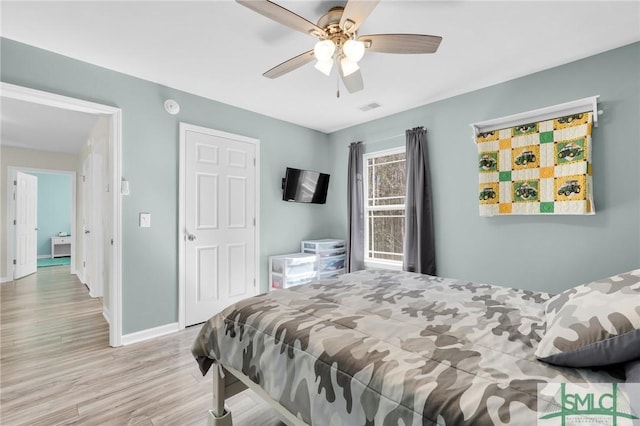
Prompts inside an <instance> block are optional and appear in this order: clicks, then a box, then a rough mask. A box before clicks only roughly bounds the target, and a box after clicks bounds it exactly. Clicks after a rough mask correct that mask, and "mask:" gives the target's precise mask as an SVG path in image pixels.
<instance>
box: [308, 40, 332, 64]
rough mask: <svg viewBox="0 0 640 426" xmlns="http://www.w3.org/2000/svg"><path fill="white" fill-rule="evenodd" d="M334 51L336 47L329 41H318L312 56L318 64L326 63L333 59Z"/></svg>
mask: <svg viewBox="0 0 640 426" xmlns="http://www.w3.org/2000/svg"><path fill="white" fill-rule="evenodd" d="M335 51H336V45H335V43H334V42H333V41H331V40H320V41H319V42H317V43H316V45H315V46H314V47H313V54H314V55H315V57H316V59H317V60H318V62H322V61H328V60H329V59H331V58H332V57H333V54H334V52H335Z"/></svg>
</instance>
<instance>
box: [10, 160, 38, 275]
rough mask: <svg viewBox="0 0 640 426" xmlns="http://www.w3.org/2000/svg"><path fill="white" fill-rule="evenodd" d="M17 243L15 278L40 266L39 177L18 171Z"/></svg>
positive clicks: (27, 273)
mask: <svg viewBox="0 0 640 426" xmlns="http://www.w3.org/2000/svg"><path fill="white" fill-rule="evenodd" d="M15 194H16V244H15V249H16V251H15V253H16V259H15V264H16V265H15V269H14V276H13V277H14V279H18V278H22V277H24V276H26V275H29V274H33V273H34V272H36V270H37V268H38V265H37V263H38V261H37V259H38V247H37V241H38V178H37V177H35V176H33V175H29V174H26V173H22V172H16V193H15Z"/></svg>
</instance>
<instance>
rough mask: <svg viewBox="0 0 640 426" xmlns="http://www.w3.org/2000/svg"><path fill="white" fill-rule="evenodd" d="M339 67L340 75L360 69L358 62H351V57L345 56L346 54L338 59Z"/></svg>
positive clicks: (346, 74) (349, 73)
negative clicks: (340, 69)
mask: <svg viewBox="0 0 640 426" xmlns="http://www.w3.org/2000/svg"><path fill="white" fill-rule="evenodd" d="M340 67H341V68H342V75H343V76H344V77H346V76H348V75H351V74H353V73H354V72H356V71H358V70H359V69H360V67H359V66H358V64H356V63H355V62H353V61H352V60H351V59H349V58H347V57H346V56H344V57H343V58H342V59H341V60H340Z"/></svg>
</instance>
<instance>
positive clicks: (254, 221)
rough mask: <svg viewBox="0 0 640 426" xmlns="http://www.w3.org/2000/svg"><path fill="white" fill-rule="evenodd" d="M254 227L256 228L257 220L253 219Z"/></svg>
mask: <svg viewBox="0 0 640 426" xmlns="http://www.w3.org/2000/svg"><path fill="white" fill-rule="evenodd" d="M253 226H256V218H255V217H254V218H253Z"/></svg>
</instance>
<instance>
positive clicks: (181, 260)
mask: <svg viewBox="0 0 640 426" xmlns="http://www.w3.org/2000/svg"><path fill="white" fill-rule="evenodd" d="M187 130H191V131H196V132H203V133H206V134H209V135H213V136H217V137H221V138H225V139H232V140H235V141H239V142H246V143H250V144H253V145H254V146H255V149H256V158H255V209H256V217H255V227H254V232H255V241H256V244H255V254H254V258H255V265H254V270H255V286H256V294H258V293H260V292H261V285H260V139H255V138H251V137H248V136H242V135H236V134H233V133H227V132H222V131H220V130H214V129H210V128H207V127H201V126H196V125H193V124H189V123H184V122H180V131H179V133H180V135H179V143H180V149H179V156H180V157H179V161H178V162H179V166H178V169H179V170H178V179H179V180H178V326H179V328H180V330H182V329H183V328H185V327H186V323H187V319H186V316H187V315H186V312H185V303H186V301H185V297H186V296H185V285H186V282H185V255H186V250H185V244H186V230H185V228H186V213H185V186H186V182H187V176H186V173H187V167H186V161H187V155H186V153H187V145H186V137H185V133H186V131H187ZM211 314H212V315H213V314H214V312H212V313H211Z"/></svg>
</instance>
